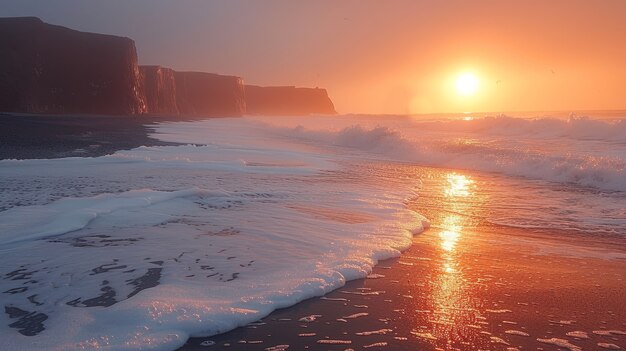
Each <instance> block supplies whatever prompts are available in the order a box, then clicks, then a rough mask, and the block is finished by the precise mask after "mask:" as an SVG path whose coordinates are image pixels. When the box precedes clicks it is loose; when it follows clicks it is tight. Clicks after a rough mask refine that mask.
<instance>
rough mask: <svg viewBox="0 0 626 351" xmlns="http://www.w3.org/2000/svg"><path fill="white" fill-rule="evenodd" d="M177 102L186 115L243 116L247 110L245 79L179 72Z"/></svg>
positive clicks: (177, 75)
mask: <svg viewBox="0 0 626 351" xmlns="http://www.w3.org/2000/svg"><path fill="white" fill-rule="evenodd" d="M174 75H175V77H176V103H177V104H178V110H179V111H180V113H181V114H182V115H200V116H222V117H227V116H242V115H243V114H244V113H245V111H246V101H245V91H244V86H243V81H242V79H241V78H239V77H235V76H222V75H219V74H213V73H203V72H175V74H174Z"/></svg>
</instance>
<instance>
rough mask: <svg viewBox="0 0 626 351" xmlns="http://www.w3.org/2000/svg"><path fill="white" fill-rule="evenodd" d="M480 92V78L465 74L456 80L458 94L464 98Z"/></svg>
mask: <svg viewBox="0 0 626 351" xmlns="http://www.w3.org/2000/svg"><path fill="white" fill-rule="evenodd" d="M476 91H478V78H476V76H475V75H473V74H471V73H464V74H462V75H460V76H459V78H457V79H456V92H457V93H458V94H459V95H462V96H471V95H474V94H475V93H476Z"/></svg>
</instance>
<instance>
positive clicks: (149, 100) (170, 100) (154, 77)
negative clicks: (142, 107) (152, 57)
mask: <svg viewBox="0 0 626 351" xmlns="http://www.w3.org/2000/svg"><path fill="white" fill-rule="evenodd" d="M139 72H140V73H141V83H142V86H143V91H144V93H145V95H146V104H147V107H148V109H147V112H148V113H150V114H155V115H178V113H179V111H178V104H177V102H176V77H175V72H174V70H172V69H169V68H165V67H160V66H139Z"/></svg>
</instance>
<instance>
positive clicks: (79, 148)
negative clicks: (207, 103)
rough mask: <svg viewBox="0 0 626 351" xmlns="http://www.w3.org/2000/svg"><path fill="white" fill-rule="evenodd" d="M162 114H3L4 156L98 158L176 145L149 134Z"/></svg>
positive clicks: (0, 148) (0, 143)
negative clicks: (122, 152)
mask: <svg viewBox="0 0 626 351" xmlns="http://www.w3.org/2000/svg"><path fill="white" fill-rule="evenodd" d="M172 120H184V119H182V118H178V117H162V116H78V115H77V116H57V115H34V114H8V113H5V114H0V159H37V158H60V157H97V156H103V155H108V154H112V153H114V152H115V151H117V150H127V149H132V148H136V147H139V146H156V145H173V144H171V143H165V142H162V141H160V140H157V139H153V138H151V137H149V136H148V133H149V131H150V125H151V124H154V123H157V122H165V121H172Z"/></svg>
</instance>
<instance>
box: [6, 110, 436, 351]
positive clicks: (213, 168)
mask: <svg viewBox="0 0 626 351" xmlns="http://www.w3.org/2000/svg"><path fill="white" fill-rule="evenodd" d="M229 123H231V124H230V125H229ZM241 123H244V122H242V121H239V120H230V121H219V123H217V124H215V125H213V124H212V122H208V123H207V122H198V124H191V126H193V128H188V131H189V133H190V134H189V135H186V134H185V129H186V128H187V125H186V124H182V125H179V126H180V128H181V129H180V130H178V131H175V130H172V137H173V135H179V137H181V138H189V139H192V138H195V136H193V135H192V134H194V133H197V130H198V129H203V130H204V131H205V132H206V131H207V130H211V131H212V132H213V133H218V134H219V133H222V135H221V136H219V137H217V136H215V137H213V136H212V135H210V133H208V134H209V136H208V137H207V136H205V138H206V139H204V140H197V141H196V142H195V144H193V145H191V144H190V145H185V146H166V147H151V148H138V149H134V150H129V151H121V152H118V153H116V154H114V155H111V156H106V157H98V158H68V159H58V160H28V161H15V160H12V161H1V162H0V183H2V186H3V189H6V191H4V192H3V196H2V199H0V200H1V201H0V209H2V210H1V211H0V223H1V224H0V225H1V228H2V230H1V231H0V267H2V268H0V277H2V278H3V279H1V280H0V291H2V292H5V293H3V301H2V302H3V306H2V307H4V308H5V313H3V314H0V339H2V340H3V350H23V349H29V348H32V347H33V345H36V348H37V349H39V350H80V349H85V348H89V349H95V348H98V349H104V350H139V349H141V350H172V349H176V348H177V347H179V346H181V345H182V344H183V343H184V342H185V341H186V340H187V339H188V338H189V337H190V336H210V335H214V334H218V333H221V332H225V331H228V330H230V329H233V328H236V327H238V326H244V325H247V324H248V323H251V322H254V321H256V320H258V319H260V318H262V317H264V316H266V315H267V314H269V313H270V312H272V311H273V310H274V309H277V308H282V307H287V306H291V305H293V304H295V303H297V302H299V301H302V300H303V299H306V298H310V297H314V296H321V295H323V294H325V293H327V292H329V291H331V290H334V289H337V288H339V287H341V286H343V285H344V284H345V282H346V281H347V280H351V279H356V278H364V277H366V276H367V275H368V274H370V273H371V269H372V266H373V265H375V264H376V263H377V261H378V260H381V259H386V258H390V257H395V256H398V255H399V254H400V252H401V251H402V250H405V249H406V248H408V247H409V245H410V244H411V239H412V236H413V235H414V234H416V233H419V232H421V231H422V230H423V229H424V228H425V227H426V226H427V225H428V222H427V221H426V219H425V218H423V217H422V216H420V215H419V214H417V213H415V212H413V211H410V210H408V209H407V208H406V206H405V205H404V203H405V199H406V198H407V197H410V196H413V195H414V193H413V190H412V188H411V186H410V184H408V183H407V184H406V186H405V185H400V184H397V183H396V184H394V186H393V187H390V186H389V185H386V184H383V183H381V184H371V183H370V182H367V179H365V178H364V179H363V180H359V179H354V178H348V179H346V172H348V173H350V172H351V171H350V170H344V169H342V167H340V166H339V165H338V163H337V162H336V161H337V157H336V156H332V155H329V154H319V153H318V152H313V150H312V149H311V148H310V147H308V146H304V147H302V146H298V144H295V145H294V146H293V147H291V146H288V145H286V143H287V142H286V141H284V140H278V141H276V140H275V139H272V138H269V139H267V140H265V139H264V138H263V137H252V136H250V138H247V137H246V135H247V133H252V130H255V128H256V124H254V123H251V124H250V129H245V128H244V129H241V128H240V129H237V128H236V127H237V126H238V125H239V126H242V125H241ZM244 124H245V123H244ZM173 125H174V126H173V127H168V128H174V129H175V126H176V125H178V124H173ZM220 128H221V129H220ZM228 133H230V134H229V135H227V134H228ZM200 134H202V133H200ZM255 143H256V144H255ZM285 150H289V151H285ZM42 170H45V175H42ZM310 189H314V191H311V190H310ZM279 346H280V345H279Z"/></svg>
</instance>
